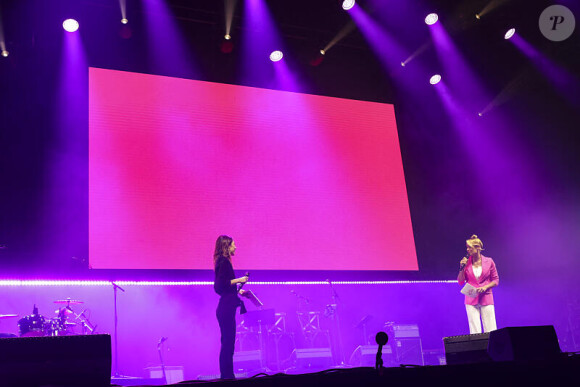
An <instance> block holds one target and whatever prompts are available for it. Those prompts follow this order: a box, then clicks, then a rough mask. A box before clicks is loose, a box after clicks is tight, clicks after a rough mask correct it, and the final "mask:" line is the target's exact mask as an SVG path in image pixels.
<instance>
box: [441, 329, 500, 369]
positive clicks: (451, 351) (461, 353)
mask: <svg viewBox="0 0 580 387" xmlns="http://www.w3.org/2000/svg"><path fill="white" fill-rule="evenodd" d="M488 341H489V332H487V333H474V334H471V335H461V336H450V337H444V338H443V344H444V346H445V361H446V363H447V364H468V363H484V362H490V361H491V358H490V357H489V355H488V353H487V343H488Z"/></svg>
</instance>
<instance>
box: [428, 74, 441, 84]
mask: <svg viewBox="0 0 580 387" xmlns="http://www.w3.org/2000/svg"><path fill="white" fill-rule="evenodd" d="M439 82H441V75H439V74H435V75H433V76H432V77H431V79H429V83H430V84H432V85H436V84H438V83H439Z"/></svg>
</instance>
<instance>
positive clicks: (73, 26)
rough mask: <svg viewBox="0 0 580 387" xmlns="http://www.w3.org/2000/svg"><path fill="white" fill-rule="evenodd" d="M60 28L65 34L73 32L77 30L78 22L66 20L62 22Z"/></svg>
mask: <svg viewBox="0 0 580 387" xmlns="http://www.w3.org/2000/svg"><path fill="white" fill-rule="evenodd" d="M62 28H64V30H65V31H67V32H75V31H76V30H78V29H79V22H78V21H76V20H75V19H66V20H65V21H63V22H62Z"/></svg>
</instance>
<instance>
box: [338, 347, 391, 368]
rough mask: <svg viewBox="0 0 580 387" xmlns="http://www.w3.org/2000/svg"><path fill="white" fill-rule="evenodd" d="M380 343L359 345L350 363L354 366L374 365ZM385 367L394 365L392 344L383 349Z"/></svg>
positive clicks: (351, 356)
mask: <svg viewBox="0 0 580 387" xmlns="http://www.w3.org/2000/svg"><path fill="white" fill-rule="evenodd" d="M378 350H379V346H378V345H376V344H375V345H359V346H358V347H356V349H355V350H354V351H353V352H352V355H350V361H349V364H350V365H351V366H354V367H374V366H375V363H376V361H377V352H378ZM382 353H383V355H382V357H381V358H382V359H383V367H393V366H394V359H393V351H392V349H391V346H390V345H384V346H383V349H382Z"/></svg>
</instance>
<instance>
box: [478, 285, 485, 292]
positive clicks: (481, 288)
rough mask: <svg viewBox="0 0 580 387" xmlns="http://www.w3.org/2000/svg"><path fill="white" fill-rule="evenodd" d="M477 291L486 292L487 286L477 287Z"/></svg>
mask: <svg viewBox="0 0 580 387" xmlns="http://www.w3.org/2000/svg"><path fill="white" fill-rule="evenodd" d="M477 292H478V293H485V292H487V288H486V287H485V286H482V287H480V288H477Z"/></svg>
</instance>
